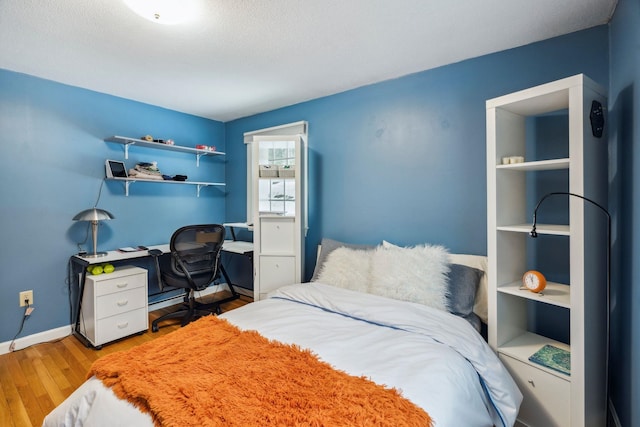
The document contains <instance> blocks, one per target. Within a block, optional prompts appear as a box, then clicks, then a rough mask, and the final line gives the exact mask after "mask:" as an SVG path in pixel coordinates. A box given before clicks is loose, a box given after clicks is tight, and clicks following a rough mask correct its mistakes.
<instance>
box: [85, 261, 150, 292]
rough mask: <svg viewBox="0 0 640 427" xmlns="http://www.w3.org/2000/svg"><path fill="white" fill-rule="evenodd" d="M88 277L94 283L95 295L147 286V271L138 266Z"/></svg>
mask: <svg viewBox="0 0 640 427" xmlns="http://www.w3.org/2000/svg"><path fill="white" fill-rule="evenodd" d="M90 278H91V279H92V280H93V281H94V283H95V286H96V296H101V295H107V294H111V293H114V292H122V291H127V290H129V289H133V288H142V287H145V286H147V271H146V270H144V269H140V268H127V269H123V270H120V271H118V270H116V271H115V272H113V273H110V274H108V275H104V276H102V275H101V276H91V277H90Z"/></svg>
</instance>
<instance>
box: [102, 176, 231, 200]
mask: <svg viewBox="0 0 640 427" xmlns="http://www.w3.org/2000/svg"><path fill="white" fill-rule="evenodd" d="M107 180H109V181H120V182H122V183H123V184H124V194H125V196H129V186H130V185H131V184H133V183H134V182H151V183H154V184H181V185H195V186H196V196H197V197H200V190H201V189H202V188H204V187H224V186H225V185H226V184H225V183H223V182H198V181H171V180H166V179H163V180H160V179H142V178H107Z"/></svg>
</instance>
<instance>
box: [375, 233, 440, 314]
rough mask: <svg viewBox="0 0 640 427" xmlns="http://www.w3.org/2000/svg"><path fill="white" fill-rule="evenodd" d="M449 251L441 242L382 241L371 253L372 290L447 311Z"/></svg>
mask: <svg viewBox="0 0 640 427" xmlns="http://www.w3.org/2000/svg"><path fill="white" fill-rule="evenodd" d="M448 272H449V254H448V252H447V250H446V249H445V248H444V247H442V246H431V245H418V246H414V247H407V248H403V247H398V246H395V245H383V246H382V247H378V248H376V249H375V250H374V251H373V254H372V257H371V286H370V288H369V293H372V294H376V295H380V296H384V297H387V298H393V299H398V300H403V301H410V302H415V303H419V304H423V305H428V306H430V307H434V308H437V309H439V310H444V311H447V296H446V293H447V273H448Z"/></svg>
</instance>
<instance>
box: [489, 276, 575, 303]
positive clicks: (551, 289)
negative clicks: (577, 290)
mask: <svg viewBox="0 0 640 427" xmlns="http://www.w3.org/2000/svg"><path fill="white" fill-rule="evenodd" d="M521 288H522V282H521V281H517V282H512V283H509V284H507V285H502V286H499V287H498V292H503V293H505V294H510V295H515V296H517V297H520V298H526V299H530V300H533V301H536V302H541V303H545V304H551V305H556V306H558V307H563V308H571V287H570V286H569V285H566V284H563V283H556V282H547V286H546V287H545V289H544V291H543V292H541V293H539V294H536V293H534V292H531V291H528V290H526V289H521Z"/></svg>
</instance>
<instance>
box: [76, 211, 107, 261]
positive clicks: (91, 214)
mask: <svg viewBox="0 0 640 427" xmlns="http://www.w3.org/2000/svg"><path fill="white" fill-rule="evenodd" d="M113 218H114V216H113V215H111V213H110V212H107V211H105V210H104V209H98V208H91V209H85V210H83V211H82V212H80V213H79V214H77V215H76V216H74V217H73V220H74V221H89V222H90V223H91V237H93V252H92V253H90V254H86V255H83V256H85V257H88V258H98V257H101V256H105V255H106V254H107V253H106V252H98V222H99V221H105V220H109V219H113Z"/></svg>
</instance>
